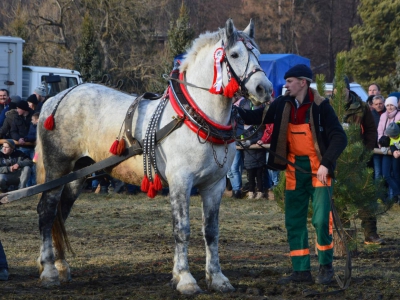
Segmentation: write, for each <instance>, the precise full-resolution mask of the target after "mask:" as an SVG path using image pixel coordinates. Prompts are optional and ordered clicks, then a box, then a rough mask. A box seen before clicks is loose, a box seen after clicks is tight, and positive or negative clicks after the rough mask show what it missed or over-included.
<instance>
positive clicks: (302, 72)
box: [283, 64, 313, 82]
mask: <svg viewBox="0 0 400 300" xmlns="http://www.w3.org/2000/svg"><path fill="white" fill-rule="evenodd" d="M289 77H295V78H301V79H305V80H307V81H309V82H312V78H313V72H312V71H311V69H310V68H309V67H308V66H306V65H304V64H298V65H295V66H294V67H292V68H290V69H289V70H288V71H287V72H286V73H285V76H284V77H283V78H284V79H288V78H289Z"/></svg>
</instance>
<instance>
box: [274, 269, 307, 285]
mask: <svg viewBox="0 0 400 300" xmlns="http://www.w3.org/2000/svg"><path fill="white" fill-rule="evenodd" d="M291 282H294V283H304V284H312V283H313V279H312V276H311V272H310V271H294V272H293V273H292V274H290V275H289V276H287V277H283V278H281V279H279V280H278V284H288V283H291Z"/></svg>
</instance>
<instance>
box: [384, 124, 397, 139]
mask: <svg viewBox="0 0 400 300" xmlns="http://www.w3.org/2000/svg"><path fill="white" fill-rule="evenodd" d="M385 134H386V135H387V136H388V137H391V138H396V137H398V136H399V134H400V127H399V125H397V123H396V122H392V123H389V125H388V126H387V127H386V130H385Z"/></svg>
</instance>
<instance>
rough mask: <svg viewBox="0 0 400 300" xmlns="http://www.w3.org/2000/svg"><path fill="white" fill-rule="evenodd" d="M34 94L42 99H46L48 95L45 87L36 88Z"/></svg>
mask: <svg viewBox="0 0 400 300" xmlns="http://www.w3.org/2000/svg"><path fill="white" fill-rule="evenodd" d="M33 93H34V94H36V95H39V96H41V97H43V98H44V97H46V95H47V93H46V88H45V87H44V86H43V85H40V86H38V87H37V88H35V89H34V90H33Z"/></svg>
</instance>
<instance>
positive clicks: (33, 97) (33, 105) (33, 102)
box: [26, 94, 39, 110]
mask: <svg viewBox="0 0 400 300" xmlns="http://www.w3.org/2000/svg"><path fill="white" fill-rule="evenodd" d="M26 102H28V105H29V107H30V108H31V109H32V110H36V107H37V105H38V103H39V101H38V99H37V97H36V95H35V94H32V95H30V96H29V97H28V99H26Z"/></svg>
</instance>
